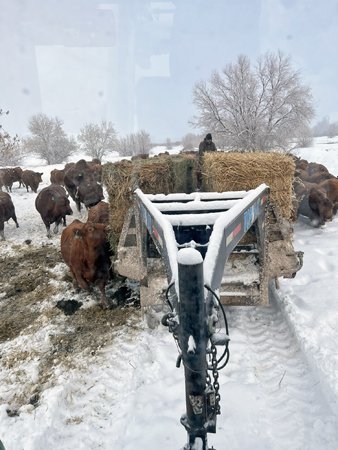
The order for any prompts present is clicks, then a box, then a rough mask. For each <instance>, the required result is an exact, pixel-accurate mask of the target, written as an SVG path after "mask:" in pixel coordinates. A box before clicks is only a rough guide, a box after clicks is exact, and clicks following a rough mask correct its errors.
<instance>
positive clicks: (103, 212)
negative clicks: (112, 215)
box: [87, 201, 109, 225]
mask: <svg viewBox="0 0 338 450" xmlns="http://www.w3.org/2000/svg"><path fill="white" fill-rule="evenodd" d="M87 222H93V223H104V224H106V225H109V204H108V203H107V202H104V201H101V202H99V203H98V204H97V205H95V206H92V207H91V208H89V210H88V218H87Z"/></svg>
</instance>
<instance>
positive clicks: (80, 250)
mask: <svg viewBox="0 0 338 450" xmlns="http://www.w3.org/2000/svg"><path fill="white" fill-rule="evenodd" d="M61 254H62V257H63V260H64V261H65V263H66V264H67V266H68V267H69V268H70V271H71V274H72V276H73V279H74V284H75V286H78V287H80V288H82V289H86V290H90V287H91V285H96V286H98V288H99V289H100V292H101V303H102V306H103V307H108V306H109V301H108V299H107V297H106V294H105V287H106V284H107V282H108V280H109V278H110V275H111V259H110V258H111V250H110V246H109V243H108V240H107V227H106V225H104V224H102V223H91V222H87V223H83V222H81V221H80V220H77V219H75V220H74V221H73V222H72V223H71V224H70V225H68V227H67V228H65V229H64V230H63V231H62V234H61Z"/></svg>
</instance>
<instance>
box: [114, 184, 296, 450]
mask: <svg viewBox="0 0 338 450" xmlns="http://www.w3.org/2000/svg"><path fill="white" fill-rule="evenodd" d="M301 265H302V253H301V252H295V251H294V250H293V246H292V229H291V227H290V224H289V223H288V222H287V221H286V220H284V219H283V218H281V217H280V216H279V215H278V213H277V212H276V210H275V209H274V208H273V207H272V205H270V203H269V188H268V186H266V185H265V184H262V185H260V186H258V187H257V188H256V189H253V190H251V191H236V192H223V193H217V192H195V193H192V194H169V195H163V194H156V195H152V194H144V193H143V192H142V191H141V190H140V189H137V190H136V191H135V205H134V207H133V208H132V209H131V210H130V212H129V214H128V217H127V218H126V221H125V224H124V227H123V230H122V233H121V236H120V241H119V246H118V251H117V261H116V266H115V267H116V270H117V271H118V272H119V273H120V274H121V275H124V276H127V277H129V278H133V279H136V280H139V281H140V284H141V289H140V292H141V306H143V307H144V309H145V310H148V311H149V310H153V309H159V308H161V306H163V300H165V303H166V304H167V305H169V307H170V310H169V312H167V313H166V314H165V315H164V317H163V319H162V323H163V324H164V325H166V326H168V328H169V330H170V331H171V332H172V333H173V336H174V338H175V340H176V341H177V344H178V348H179V350H180V354H179V357H178V360H177V365H179V364H180V363H181V361H182V362H183V365H184V370H185V383H186V414H184V415H183V416H182V418H181V423H182V424H183V425H184V427H185V428H186V430H187V433H188V443H187V444H186V446H185V447H184V449H185V450H193V449H201V450H208V446H207V433H208V432H212V433H215V432H216V416H217V415H218V414H220V406H219V399H220V395H219V384H218V371H219V370H220V368H223V367H224V366H225V365H226V363H227V362H228V359H229V347H228V345H229V332H228V328H227V322H226V317H225V312H224V308H223V306H222V305H224V304H227V305H256V304H265V305H268V303H269V298H268V286H269V283H270V282H271V280H273V279H275V280H277V278H278V277H279V276H284V277H293V276H295V274H296V272H297V271H298V270H299V269H300V268H301ZM220 312H222V313H223V320H221V317H220ZM220 323H222V325H223V327H224V329H223V330H221V331H220V330H218V332H217V333H216V327H217V326H218V324H220ZM217 346H222V347H223V353H222V355H221V357H217V348H216V347H217Z"/></svg>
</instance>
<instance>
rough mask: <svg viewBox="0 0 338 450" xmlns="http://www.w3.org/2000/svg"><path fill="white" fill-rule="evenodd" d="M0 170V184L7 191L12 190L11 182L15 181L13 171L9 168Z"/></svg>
mask: <svg viewBox="0 0 338 450" xmlns="http://www.w3.org/2000/svg"><path fill="white" fill-rule="evenodd" d="M0 171H1V184H2V186H5V188H6V191H7V192H12V186H13V183H14V181H17V179H16V174H15V172H13V169H10V168H5V169H0Z"/></svg>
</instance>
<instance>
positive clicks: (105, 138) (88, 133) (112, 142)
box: [78, 120, 117, 161]
mask: <svg viewBox="0 0 338 450" xmlns="http://www.w3.org/2000/svg"><path fill="white" fill-rule="evenodd" d="M78 141H79V142H80V143H81V144H82V147H83V149H84V151H85V153H86V154H87V155H88V156H91V157H92V158H97V159H99V160H100V161H101V160H102V158H103V157H104V156H106V155H107V154H108V153H111V152H112V151H114V150H116V149H117V135H116V131H115V128H114V125H113V124H112V123H111V122H107V121H105V120H102V122H101V123H100V124H99V125H98V124H95V123H88V124H86V125H85V126H84V127H83V128H82V129H81V130H80V134H79V135H78Z"/></svg>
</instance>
